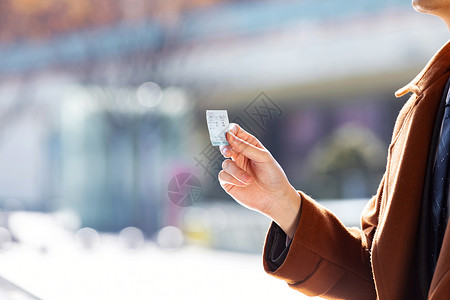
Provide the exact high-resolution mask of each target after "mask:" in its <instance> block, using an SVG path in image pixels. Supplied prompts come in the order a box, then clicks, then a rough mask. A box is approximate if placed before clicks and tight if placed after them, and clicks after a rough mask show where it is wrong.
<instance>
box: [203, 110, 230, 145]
mask: <svg viewBox="0 0 450 300" xmlns="http://www.w3.org/2000/svg"><path fill="white" fill-rule="evenodd" d="M206 123H207V124H208V131H209V138H210V139H211V143H212V145H213V146H220V145H228V141H227V138H226V132H227V131H228V125H229V121H228V113H227V111H226V110H207V111H206Z"/></svg>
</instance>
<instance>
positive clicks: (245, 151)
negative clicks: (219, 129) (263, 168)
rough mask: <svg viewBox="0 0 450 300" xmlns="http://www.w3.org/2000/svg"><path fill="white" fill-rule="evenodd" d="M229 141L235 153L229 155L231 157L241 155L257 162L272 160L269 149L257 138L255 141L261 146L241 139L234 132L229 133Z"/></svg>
mask: <svg viewBox="0 0 450 300" xmlns="http://www.w3.org/2000/svg"><path fill="white" fill-rule="evenodd" d="M227 140H228V142H229V143H230V146H231V149H232V150H233V151H234V152H230V153H229V154H228V155H231V156H230V157H234V156H233V154H236V153H239V154H242V155H244V156H246V157H248V158H249V159H251V160H253V161H255V162H266V161H268V160H269V159H270V153H269V151H267V149H266V148H264V147H263V146H262V145H261V143H260V142H259V141H258V140H256V138H255V140H256V141H257V143H259V144H260V145H261V146H257V145H254V144H252V143H250V142H248V141H245V140H243V139H240V138H239V137H237V136H236V135H235V134H233V133H232V132H228V133H227ZM250 140H251V138H250Z"/></svg>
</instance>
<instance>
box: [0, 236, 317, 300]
mask: <svg viewBox="0 0 450 300" xmlns="http://www.w3.org/2000/svg"><path fill="white" fill-rule="evenodd" d="M0 266H1V267H0V276H3V277H5V278H6V279H8V280H10V281H12V282H13V283H16V284H17V285H19V286H21V287H22V288H24V289H26V290H28V291H29V292H31V293H33V294H35V295H36V296H38V297H40V298H42V299H45V300H61V299H64V300H81V299H83V300H91V299H92V300H94V299H95V300H116V299H117V300H119V299H121V300H122V299H133V300H140V299H142V300H144V299H195V300H203V299H205V300H206V299H208V300H209V299H227V300H228V299H297V300H298V299H311V298H308V297H306V296H304V295H302V294H300V293H298V292H296V291H294V290H292V289H290V288H289V287H288V286H287V285H286V284H285V283H284V282H283V281H280V280H278V279H275V278H272V277H270V276H268V275H267V274H265V272H264V271H263V268H262V263H261V255H254V254H252V255H250V254H241V253H233V252H221V251H214V250H209V249H205V248H197V247H195V248H194V247H187V248H182V249H181V250H177V251H172V252H168V251H165V250H162V249H160V248H159V247H157V246H156V245H153V244H146V245H145V246H144V247H143V248H142V249H139V250H133V251H132V250H126V249H123V248H120V247H117V245H114V244H113V243H108V242H103V241H102V244H101V246H100V247H99V248H98V249H97V250H95V251H91V252H89V251H86V250H82V249H76V248H66V247H61V248H60V249H53V250H51V251H50V250H48V251H47V252H46V253H45V252H42V251H37V250H30V249H28V250H26V249H24V248H23V247H18V246H14V245H13V247H12V248H10V249H9V250H8V251H6V252H3V253H1V254H0Z"/></svg>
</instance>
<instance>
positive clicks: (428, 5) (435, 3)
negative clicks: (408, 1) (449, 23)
mask: <svg viewBox="0 0 450 300" xmlns="http://www.w3.org/2000/svg"><path fill="white" fill-rule="evenodd" d="M440 1H441V0H412V6H413V8H414V9H415V10H416V11H418V12H421V13H426V14H434V13H435V12H437V11H438V10H439V8H441V6H442V3H440Z"/></svg>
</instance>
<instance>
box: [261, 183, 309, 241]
mask: <svg viewBox="0 0 450 300" xmlns="http://www.w3.org/2000/svg"><path fill="white" fill-rule="evenodd" d="M301 204H302V198H301V196H300V194H299V193H298V192H297V191H296V190H295V189H294V188H293V187H292V186H290V188H289V189H287V192H286V193H285V194H284V195H283V196H281V197H280V199H279V200H278V201H275V202H274V205H273V207H272V209H271V211H270V213H268V214H267V215H268V216H269V217H270V218H272V220H274V222H275V223H277V224H278V226H280V227H281V229H283V231H284V232H285V233H286V234H287V236H288V237H289V238H292V237H293V236H294V233H295V231H296V229H297V226H298V223H299V221H300V209H301Z"/></svg>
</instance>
